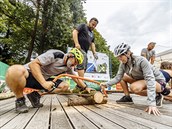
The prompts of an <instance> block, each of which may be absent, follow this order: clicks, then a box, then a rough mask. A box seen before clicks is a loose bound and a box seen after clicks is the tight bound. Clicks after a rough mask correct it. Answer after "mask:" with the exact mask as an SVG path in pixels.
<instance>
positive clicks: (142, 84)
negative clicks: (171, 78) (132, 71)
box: [131, 80, 163, 106]
mask: <svg viewBox="0 0 172 129" xmlns="http://www.w3.org/2000/svg"><path fill="white" fill-rule="evenodd" d="M131 90H132V91H133V92H134V93H135V94H138V95H141V96H147V92H148V91H147V85H146V81H145V80H139V81H136V82H134V83H132V84H131ZM160 92H161V85H160V84H159V83H158V82H156V93H157V94H156V98H155V99H156V106H162V100H163V97H162V95H161V94H160Z"/></svg>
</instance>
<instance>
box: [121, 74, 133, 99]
mask: <svg viewBox="0 0 172 129" xmlns="http://www.w3.org/2000/svg"><path fill="white" fill-rule="evenodd" d="M134 81H135V80H134V79H133V78H131V77H130V76H128V75H127V74H124V77H123V78H122V80H121V81H120V84H121V86H122V89H123V91H124V94H125V95H127V96H129V95H130V93H129V90H128V84H127V83H130V84H131V83H133V82H134Z"/></svg>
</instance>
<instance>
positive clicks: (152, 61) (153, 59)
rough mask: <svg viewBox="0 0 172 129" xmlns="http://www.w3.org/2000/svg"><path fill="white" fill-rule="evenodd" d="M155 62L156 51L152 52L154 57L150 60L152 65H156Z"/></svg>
mask: <svg viewBox="0 0 172 129" xmlns="http://www.w3.org/2000/svg"><path fill="white" fill-rule="evenodd" d="M154 61H155V51H154V50H152V56H151V58H150V63H151V64H154Z"/></svg>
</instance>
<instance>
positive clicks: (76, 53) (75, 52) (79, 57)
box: [69, 48, 84, 64]
mask: <svg viewBox="0 0 172 129" xmlns="http://www.w3.org/2000/svg"><path fill="white" fill-rule="evenodd" d="M69 52H70V53H72V54H73V55H74V56H75V58H76V59H77V60H78V63H79V64H82V62H83V60H84V56H83V54H82V52H81V51H80V50H79V49H77V48H72V49H71V50H70V51H69Z"/></svg>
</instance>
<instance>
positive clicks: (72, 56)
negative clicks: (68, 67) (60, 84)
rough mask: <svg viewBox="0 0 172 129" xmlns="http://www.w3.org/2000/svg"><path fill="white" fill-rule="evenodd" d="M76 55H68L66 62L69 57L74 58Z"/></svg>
mask: <svg viewBox="0 0 172 129" xmlns="http://www.w3.org/2000/svg"><path fill="white" fill-rule="evenodd" d="M74 57H75V56H74V55H67V59H66V64H67V61H68V60H69V58H74Z"/></svg>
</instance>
